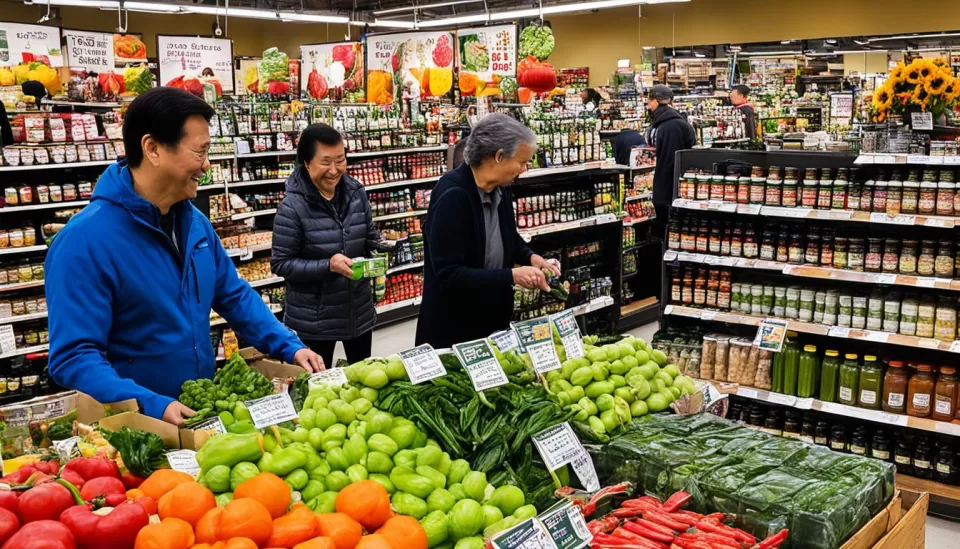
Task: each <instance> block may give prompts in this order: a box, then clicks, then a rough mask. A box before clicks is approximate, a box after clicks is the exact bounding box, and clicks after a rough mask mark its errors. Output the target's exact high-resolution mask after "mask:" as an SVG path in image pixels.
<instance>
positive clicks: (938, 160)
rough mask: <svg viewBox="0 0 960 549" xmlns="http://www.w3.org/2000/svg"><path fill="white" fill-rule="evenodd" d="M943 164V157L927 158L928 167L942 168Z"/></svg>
mask: <svg viewBox="0 0 960 549" xmlns="http://www.w3.org/2000/svg"><path fill="white" fill-rule="evenodd" d="M943 163H944V162H943V157H942V156H928V157H927V165H929V166H942V165H943Z"/></svg>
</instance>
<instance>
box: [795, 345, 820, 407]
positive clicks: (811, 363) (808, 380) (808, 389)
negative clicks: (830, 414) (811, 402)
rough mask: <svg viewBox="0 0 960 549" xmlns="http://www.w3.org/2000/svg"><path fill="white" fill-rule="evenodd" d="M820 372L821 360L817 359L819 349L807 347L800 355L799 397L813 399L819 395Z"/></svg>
mask: <svg viewBox="0 0 960 549" xmlns="http://www.w3.org/2000/svg"><path fill="white" fill-rule="evenodd" d="M819 371H820V360H819V359H818V358H817V347H816V346H815V345H805V346H804V347H803V353H801V354H800V367H799V371H798V374H797V396H798V397H801V398H808V397H812V396H814V395H815V394H816V393H817V372H819Z"/></svg>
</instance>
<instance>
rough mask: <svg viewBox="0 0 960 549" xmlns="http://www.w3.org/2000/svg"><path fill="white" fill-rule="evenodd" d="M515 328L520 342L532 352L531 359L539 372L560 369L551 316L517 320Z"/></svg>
mask: <svg viewBox="0 0 960 549" xmlns="http://www.w3.org/2000/svg"><path fill="white" fill-rule="evenodd" d="M513 328H514V330H516V331H517V337H518V338H519V339H520V344H521V345H522V346H523V348H524V349H525V350H526V351H527V352H528V353H530V360H531V361H532V362H533V368H534V369H535V370H536V371H537V373H540V374H545V373H547V372H552V371H553V370H558V369H560V357H558V356H557V350H556V349H554V348H553V331H552V330H551V328H550V319H549V318H535V319H533V320H526V321H524V322H515V323H514V324H513Z"/></svg>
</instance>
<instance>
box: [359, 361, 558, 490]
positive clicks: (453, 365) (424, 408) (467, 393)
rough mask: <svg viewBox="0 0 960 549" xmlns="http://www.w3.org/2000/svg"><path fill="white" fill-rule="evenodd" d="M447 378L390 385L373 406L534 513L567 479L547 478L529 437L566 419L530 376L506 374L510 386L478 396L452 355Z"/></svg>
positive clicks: (522, 371) (527, 372)
mask: <svg viewBox="0 0 960 549" xmlns="http://www.w3.org/2000/svg"><path fill="white" fill-rule="evenodd" d="M441 359H442V360H443V362H444V365H445V366H446V368H447V371H448V374H447V375H446V376H444V377H441V378H437V379H434V380H433V381H432V382H430V383H424V384H421V385H413V384H411V383H410V382H407V381H395V382H393V383H391V384H390V385H388V386H386V387H384V388H383V389H381V390H380V397H379V400H378V404H377V406H378V407H379V408H380V409H381V410H384V411H389V412H390V413H393V414H395V415H400V416H403V417H406V418H408V419H410V420H412V421H416V422H418V423H420V424H421V425H423V426H424V427H425V428H426V430H427V431H428V432H429V433H430V434H431V436H433V437H434V438H435V439H436V440H437V442H438V443H439V444H440V446H441V447H442V448H443V449H444V450H446V451H447V452H449V453H450V456H451V457H452V458H454V459H456V458H463V459H466V460H467V461H469V462H470V463H471V464H472V466H473V468H474V469H475V470H477V471H481V472H484V473H488V472H492V471H496V473H495V474H492V476H491V477H490V482H491V483H492V484H493V485H494V486H502V485H506V484H512V485H515V486H518V487H519V488H520V489H522V490H523V491H524V493H525V494H526V496H527V501H528V502H530V503H533V504H534V505H536V506H537V507H538V508H539V507H540V506H542V505H544V504H549V502H550V501H552V494H553V491H554V489H555V488H559V487H560V486H559V485H558V484H557V483H559V484H560V485H566V484H567V483H568V481H569V473H568V471H567V470H566V468H565V467H564V468H562V469H560V470H559V471H557V472H556V474H555V475H554V474H551V473H550V472H549V471H547V469H546V468H545V467H544V465H543V463H542V461H541V460H540V457H539V455H538V454H537V452H536V450H535V449H534V445H533V443H532V442H531V437H532V436H533V435H534V434H536V433H539V432H540V431H542V430H544V429H546V428H548V427H551V426H553V425H556V424H558V423H562V422H564V421H567V420H569V419H571V418H572V417H573V415H574V413H572V412H569V411H564V410H563V409H562V408H561V407H560V406H559V405H558V404H557V403H556V402H555V401H554V400H552V399H551V398H550V395H549V393H547V391H546V390H545V389H544V388H543V387H542V386H541V385H537V384H536V383H535V381H534V379H535V378H534V374H533V373H532V372H530V371H529V370H521V371H519V372H518V373H509V370H508V376H507V377H508V378H509V379H510V383H508V384H506V385H503V386H501V387H497V388H496V389H489V390H487V391H484V392H482V393H478V392H477V391H475V390H474V389H473V385H472V384H471V382H470V378H469V376H468V375H467V373H466V372H465V371H464V370H463V367H462V366H461V365H460V362H459V361H458V360H457V359H456V357H455V356H454V355H449V354H445V355H441Z"/></svg>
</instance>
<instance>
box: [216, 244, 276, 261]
mask: <svg viewBox="0 0 960 549" xmlns="http://www.w3.org/2000/svg"><path fill="white" fill-rule="evenodd" d="M272 247H273V243H272V242H265V243H263V244H256V245H254V246H247V247H246V248H230V249H229V250H227V256H229V257H239V258H241V259H242V258H243V256H246V255H250V254H252V253H253V252H262V251H263V250H269V249H270V248H272Z"/></svg>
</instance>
